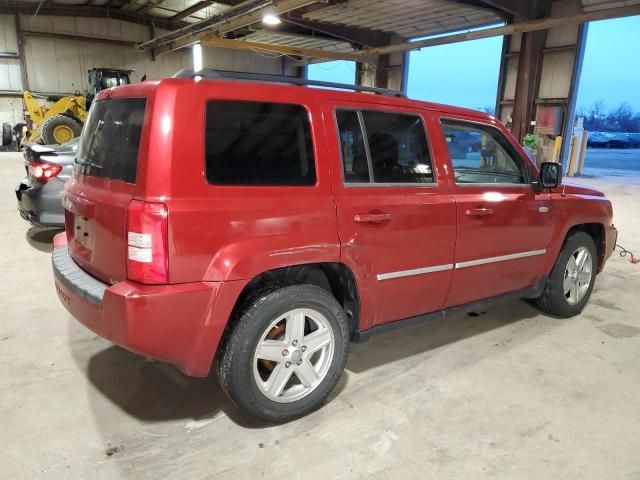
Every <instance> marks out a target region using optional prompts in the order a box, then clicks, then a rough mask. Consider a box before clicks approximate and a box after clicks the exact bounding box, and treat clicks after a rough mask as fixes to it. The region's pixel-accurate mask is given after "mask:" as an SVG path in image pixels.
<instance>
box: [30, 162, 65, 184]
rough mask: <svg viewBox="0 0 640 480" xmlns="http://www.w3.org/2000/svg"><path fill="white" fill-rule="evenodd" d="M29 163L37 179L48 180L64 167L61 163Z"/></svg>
mask: <svg viewBox="0 0 640 480" xmlns="http://www.w3.org/2000/svg"><path fill="white" fill-rule="evenodd" d="M28 165H29V172H30V173H31V176H32V177H33V178H35V179H36V180H44V181H47V180H49V179H50V178H53V177H55V176H57V175H58V174H59V173H60V172H61V171H62V167H61V166H60V165H55V164H52V163H30V164H28Z"/></svg>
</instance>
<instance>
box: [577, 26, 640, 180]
mask: <svg viewBox="0 0 640 480" xmlns="http://www.w3.org/2000/svg"><path fill="white" fill-rule="evenodd" d="M638 44H640V16H635V17H628V18H619V19H614V20H603V21H599V22H592V23H590V24H589V27H588V33H587V42H586V47H585V54H584V60H583V67H582V76H581V78H580V87H579V90H578V100H577V110H576V117H577V119H578V120H577V125H578V126H580V125H582V127H583V128H584V130H586V131H587V132H588V137H587V139H588V140H587V149H586V153H585V156H584V168H583V170H582V174H584V175H597V176H601V175H624V176H629V175H633V176H638V175H640V89H638V85H640V61H639V60H640V57H639V56H638V53H637V52H636V51H635V49H633V48H631V49H630V48H629V47H630V46H631V45H638Z"/></svg>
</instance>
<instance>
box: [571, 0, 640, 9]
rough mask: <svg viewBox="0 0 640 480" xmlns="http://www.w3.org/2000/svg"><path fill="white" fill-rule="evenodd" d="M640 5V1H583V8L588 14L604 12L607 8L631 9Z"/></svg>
mask: <svg viewBox="0 0 640 480" xmlns="http://www.w3.org/2000/svg"><path fill="white" fill-rule="evenodd" d="M639 4H640V0H615V1H612V0H582V7H583V10H584V11H586V12H592V11H594V10H603V9H605V8H618V7H629V6H631V5H639Z"/></svg>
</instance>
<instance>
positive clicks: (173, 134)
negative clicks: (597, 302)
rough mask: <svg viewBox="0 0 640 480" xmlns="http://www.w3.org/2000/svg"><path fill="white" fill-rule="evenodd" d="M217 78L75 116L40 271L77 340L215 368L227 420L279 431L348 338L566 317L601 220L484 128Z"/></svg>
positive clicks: (369, 97) (488, 122) (189, 79)
mask: <svg viewBox="0 0 640 480" xmlns="http://www.w3.org/2000/svg"><path fill="white" fill-rule="evenodd" d="M230 76H231V75H229V74H228V73H226V74H225V73H220V72H212V71H211V72H207V71H205V72H200V73H199V74H198V75H187V74H183V75H182V77H181V78H169V79H165V80H161V81H157V82H144V83H140V84H136V85H128V86H123V87H117V88H114V89H109V90H105V91H102V92H100V94H99V95H98V97H97V99H96V101H95V102H94V104H93V106H92V108H91V112H90V114H89V118H88V119H87V122H86V124H85V127H84V131H83V133H82V137H81V140H80V145H79V149H78V153H77V158H76V163H75V169H74V170H75V171H74V173H73V176H72V178H71V180H70V181H69V182H68V183H67V185H66V192H65V194H64V196H63V200H62V202H63V205H64V208H65V221H66V232H65V233H64V234H60V235H59V236H57V237H56V238H55V242H54V251H53V270H54V274H55V286H56V289H57V292H58V296H59V297H60V300H61V302H62V303H63V305H64V306H65V307H66V308H67V309H68V310H69V311H70V312H71V314H73V316H75V317H76V318H77V319H78V320H79V321H80V322H82V323H83V324H84V325H85V326H87V327H88V328H89V329H91V330H92V331H94V332H95V333H97V334H98V335H100V336H102V337H104V338H106V339H109V340H110V341H111V342H113V343H115V344H117V345H120V346H122V347H124V348H126V349H129V350H131V351H133V352H137V353H139V354H142V355H146V356H149V357H153V358H156V359H159V360H162V361H166V362H170V363H172V364H174V365H175V366H176V367H178V368H179V369H180V370H181V371H183V372H184V373H186V374H187V375H192V376H206V375H208V374H209V371H210V369H211V368H212V367H214V368H215V369H216V370H217V372H218V376H219V379H220V383H221V384H222V387H223V388H224V390H225V391H226V392H227V393H228V395H229V396H230V397H231V399H233V400H234V401H235V402H236V403H238V404H239V405H240V406H241V407H243V408H244V409H246V410H247V411H249V412H250V413H252V414H253V415H257V416H259V417H262V418H264V419H267V420H270V421H286V420H289V419H292V418H296V417H299V416H301V415H304V414H306V413H308V412H310V411H312V410H314V409H316V408H318V407H319V406H320V405H321V404H322V403H323V401H324V400H325V399H326V398H327V396H328V395H329V393H330V392H331V390H332V389H333V388H334V387H335V385H336V383H337V382H338V379H339V377H340V375H341V372H342V370H343V368H344V365H345V362H346V359H347V351H348V349H349V342H350V341H359V340H363V339H365V338H367V337H368V336H370V335H371V334H375V333H379V332H383V331H386V330H388V329H390V328H392V327H396V326H401V325H406V324H413V323H415V322H417V321H423V320H429V319H433V318H441V317H443V316H446V315H447V314H449V313H451V312H460V311H465V310H466V311H469V310H470V309H476V308H480V307H483V306H486V304H487V303H490V302H494V301H496V300H503V299H509V298H530V299H536V301H537V304H538V305H539V306H540V308H541V309H542V310H543V311H544V312H547V313H549V314H551V315H555V316H558V317H568V316H571V315H576V314H578V313H579V312H580V311H581V310H582V308H583V307H584V305H585V303H586V302H587V300H588V298H589V295H590V294H591V290H592V288H593V285H594V281H595V276H596V274H597V273H598V272H600V271H601V270H602V268H603V266H604V263H605V261H606V259H607V258H608V257H609V255H610V254H611V251H612V249H613V248H614V244H615V238H616V230H615V228H614V226H613V224H612V209H611V203H610V202H609V201H608V200H607V199H605V198H604V195H603V194H602V193H600V192H598V191H595V190H591V189H587V188H582V187H577V186H569V185H559V179H560V166H559V165H558V164H551V163H547V164H543V166H542V168H541V172H538V170H537V168H536V166H535V164H533V163H532V162H531V161H530V160H529V158H528V157H527V155H526V153H525V152H524V151H523V150H522V148H520V146H519V145H518V142H517V141H516V140H515V139H514V138H513V137H512V136H511V135H510V133H509V132H508V131H507V130H506V129H505V127H504V126H503V125H502V124H501V123H500V122H498V121H496V119H495V118H493V117H491V116H489V115H485V114H483V113H479V112H475V111H471V110H464V109H460V108H454V107H448V106H444V105H436V104H432V103H424V102H419V101H414V100H409V99H406V98H402V97H401V96H399V95H397V94H394V92H390V91H382V90H378V89H371V88H369V89H367V88H362V87H346V88H349V89H351V90H364V91H355V92H345V91H338V90H336V89H320V88H309V86H304V85H287V84H283V83H285V82H288V83H291V82H300V80H298V79H282V78H271V77H269V79H268V81H256V78H257V77H256V76H251V75H248V76H246V77H243V76H242V75H236V76H235V77H236V78H228V77H230ZM237 77H240V78H242V80H238V78H237ZM307 83H310V84H313V83H314V82H307ZM316 83H318V82H316ZM325 86H326V85H325ZM329 86H334V87H335V85H331V84H329ZM343 88H344V86H343Z"/></svg>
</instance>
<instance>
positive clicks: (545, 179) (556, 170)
mask: <svg viewBox="0 0 640 480" xmlns="http://www.w3.org/2000/svg"><path fill="white" fill-rule="evenodd" d="M539 182H540V186H541V187H542V188H556V187H557V186H558V185H560V183H562V165H561V164H559V163H555V162H544V163H543V164H542V166H541V167H540V180H539Z"/></svg>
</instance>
